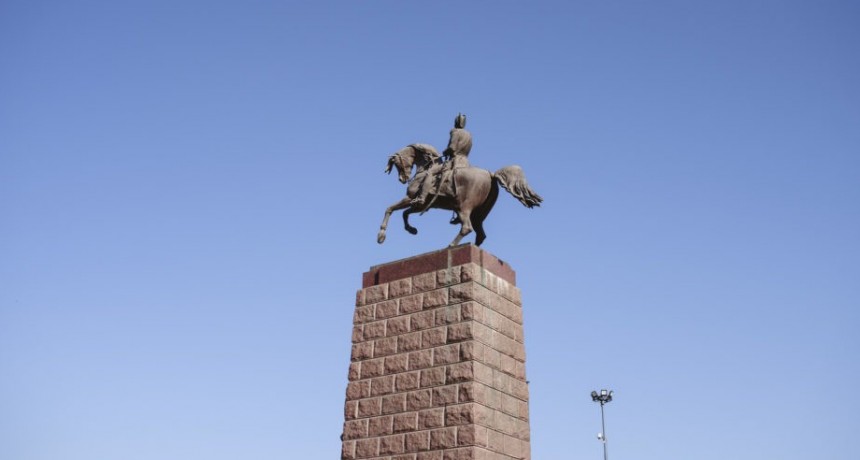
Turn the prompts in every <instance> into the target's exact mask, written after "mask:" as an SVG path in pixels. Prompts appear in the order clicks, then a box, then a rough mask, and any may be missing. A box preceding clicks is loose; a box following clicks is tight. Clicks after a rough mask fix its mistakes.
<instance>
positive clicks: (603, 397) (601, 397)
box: [591, 390, 613, 460]
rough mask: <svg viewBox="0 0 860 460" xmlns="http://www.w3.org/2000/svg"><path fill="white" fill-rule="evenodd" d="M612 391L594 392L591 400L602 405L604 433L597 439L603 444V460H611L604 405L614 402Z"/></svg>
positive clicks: (601, 422) (601, 420)
mask: <svg viewBox="0 0 860 460" xmlns="http://www.w3.org/2000/svg"><path fill="white" fill-rule="evenodd" d="M612 393H613V391H612V390H600V392H599V393H598V392H596V391H592V392H591V400H592V401H594V402H599V403H600V427H601V428H602V429H603V431H602V432H600V433H598V435H597V439H599V440H600V442H602V443H603V460H609V454H607V453H606V419H605V417H604V416H603V405H604V404H606V403H608V402H609V401H612Z"/></svg>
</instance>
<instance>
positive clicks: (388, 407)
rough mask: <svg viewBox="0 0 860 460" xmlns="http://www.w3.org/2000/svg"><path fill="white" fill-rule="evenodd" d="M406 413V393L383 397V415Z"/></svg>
mask: <svg viewBox="0 0 860 460" xmlns="http://www.w3.org/2000/svg"><path fill="white" fill-rule="evenodd" d="M404 411H406V393H396V394H393V395H388V396H383V397H382V413H383V414H396V413H400V412H404Z"/></svg>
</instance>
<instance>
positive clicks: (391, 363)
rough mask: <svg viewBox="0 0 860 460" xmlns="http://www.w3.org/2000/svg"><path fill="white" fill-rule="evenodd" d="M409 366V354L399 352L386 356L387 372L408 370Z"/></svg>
mask: <svg viewBox="0 0 860 460" xmlns="http://www.w3.org/2000/svg"><path fill="white" fill-rule="evenodd" d="M408 366H409V355H406V354H399V355H394V356H389V357H387V358H385V373H386V374H398V373H400V372H406V370H407V368H408Z"/></svg>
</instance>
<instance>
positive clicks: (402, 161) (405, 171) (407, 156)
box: [385, 146, 415, 184]
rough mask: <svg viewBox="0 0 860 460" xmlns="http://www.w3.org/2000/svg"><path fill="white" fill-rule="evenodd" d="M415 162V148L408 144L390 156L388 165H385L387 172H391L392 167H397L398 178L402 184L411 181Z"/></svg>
mask: <svg viewBox="0 0 860 460" xmlns="http://www.w3.org/2000/svg"><path fill="white" fill-rule="evenodd" d="M414 162H415V149H413V148H412V146H406V147H404V148H402V149H400V150H398V151H397V152H396V153H395V154H394V155H391V156H390V157H388V165H387V166H386V167H385V173H386V174H390V173H391V169H392V168H397V180H399V181H400V183H401V184H405V183H407V182H409V174H411V173H412V165H413V163H414Z"/></svg>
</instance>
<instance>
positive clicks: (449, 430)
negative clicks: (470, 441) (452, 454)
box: [430, 426, 457, 449]
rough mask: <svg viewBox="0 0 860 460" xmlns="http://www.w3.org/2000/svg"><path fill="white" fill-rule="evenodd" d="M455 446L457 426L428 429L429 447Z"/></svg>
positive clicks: (444, 447)
mask: <svg viewBox="0 0 860 460" xmlns="http://www.w3.org/2000/svg"><path fill="white" fill-rule="evenodd" d="M456 446H457V427H453V426H452V427H446V428H437V429H435V430H432V431H430V448H431V449H450V448H452V447H456Z"/></svg>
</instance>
